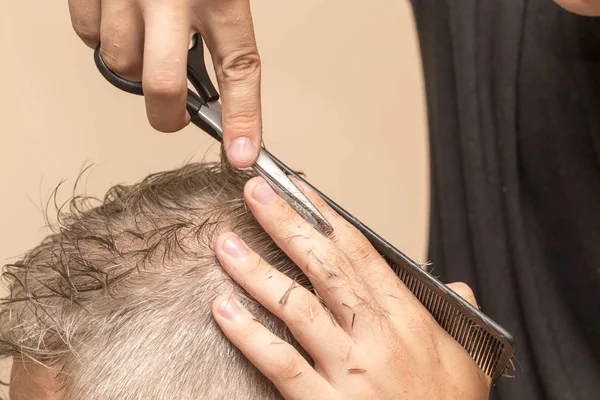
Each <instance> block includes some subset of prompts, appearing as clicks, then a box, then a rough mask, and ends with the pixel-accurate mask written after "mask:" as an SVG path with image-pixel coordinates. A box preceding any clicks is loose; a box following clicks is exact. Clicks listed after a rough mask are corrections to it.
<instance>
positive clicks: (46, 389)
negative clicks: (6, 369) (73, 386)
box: [9, 360, 62, 400]
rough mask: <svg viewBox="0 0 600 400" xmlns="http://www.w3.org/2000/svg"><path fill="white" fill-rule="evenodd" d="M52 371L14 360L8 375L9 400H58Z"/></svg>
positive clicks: (54, 374) (53, 371) (58, 396)
mask: <svg viewBox="0 0 600 400" xmlns="http://www.w3.org/2000/svg"><path fill="white" fill-rule="evenodd" d="M56 374H57V373H56V371H55V370H54V369H50V368H46V367H45V366H43V365H39V364H36V363H34V362H33V361H22V360H14V361H13V365H12V370H11V374H10V386H9V396H10V399H11V400H59V399H61V398H62V393H61V391H60V390H56V389H54V388H56V387H57V384H56V381H55V377H56Z"/></svg>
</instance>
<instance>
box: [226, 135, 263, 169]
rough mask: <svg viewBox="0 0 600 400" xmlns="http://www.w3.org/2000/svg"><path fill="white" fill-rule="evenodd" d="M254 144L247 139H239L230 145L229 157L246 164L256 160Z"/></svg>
mask: <svg viewBox="0 0 600 400" xmlns="http://www.w3.org/2000/svg"><path fill="white" fill-rule="evenodd" d="M255 152H256V149H255V148H254V143H252V141H251V140H250V139H248V138H247V137H240V138H237V139H235V140H234V141H233V143H231V144H230V145H229V151H228V153H229V156H230V157H231V158H232V159H233V160H235V161H237V162H240V163H246V162H248V161H250V160H252V158H254V153H255Z"/></svg>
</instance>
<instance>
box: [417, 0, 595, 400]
mask: <svg viewBox="0 0 600 400" xmlns="http://www.w3.org/2000/svg"><path fill="white" fill-rule="evenodd" d="M413 7H414V14H415V18H416V24H417V29H418V32H419V39H420V45H421V52H422V58H423V67H424V74H425V83H426V93H427V105H428V113H429V130H430V141H431V144H430V152H431V153H430V154H431V184H432V192H431V239H430V257H431V261H432V262H433V266H434V272H435V273H437V274H440V275H441V278H442V280H444V281H447V282H452V281H464V282H467V283H468V284H470V285H471V287H472V288H473V289H474V291H475V294H476V296H477V298H478V301H479V303H480V305H481V306H482V309H483V311H484V312H485V313H486V314H488V315H489V316H490V317H492V318H493V319H494V320H496V321H497V322H498V323H500V324H501V325H502V326H504V327H505V328H506V329H507V330H508V331H509V332H511V333H512V334H513V335H515V338H516V340H517V342H518V345H519V348H518V352H517V362H516V363H515V367H516V370H515V371H514V372H512V375H515V378H513V379H510V378H508V379H507V378H503V379H500V381H499V383H498V384H497V386H496V388H494V390H493V396H492V397H493V398H496V399H502V400H507V399H526V400H538V399H560V400H564V399H600V23H599V22H598V20H597V19H593V18H588V17H582V16H577V15H574V14H571V13H569V12H567V11H565V10H564V9H562V8H560V7H559V6H558V5H556V4H555V3H554V2H553V1H552V0H480V1H477V0H413Z"/></svg>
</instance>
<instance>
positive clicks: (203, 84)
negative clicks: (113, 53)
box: [94, 34, 223, 141]
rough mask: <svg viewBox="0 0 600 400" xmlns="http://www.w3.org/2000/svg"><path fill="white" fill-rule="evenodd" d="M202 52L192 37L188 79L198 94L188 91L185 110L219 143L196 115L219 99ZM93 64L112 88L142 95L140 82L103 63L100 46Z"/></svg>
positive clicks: (197, 36) (195, 38) (214, 133)
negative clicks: (126, 77) (124, 76)
mask: <svg viewBox="0 0 600 400" xmlns="http://www.w3.org/2000/svg"><path fill="white" fill-rule="evenodd" d="M203 53H204V51H203V46H202V38H201V37H200V35H198V34H196V35H194V45H193V46H192V47H191V48H190V50H189V52H188V68H187V71H188V79H189V80H190V82H191V83H192V86H194V88H195V89H196V90H197V91H198V94H196V93H194V92H193V91H191V90H189V89H188V95H187V101H186V108H187V110H188V112H189V113H190V116H191V117H192V123H193V124H194V125H196V126H198V127H199V128H200V129H202V130H203V131H205V132H207V133H208V134H209V135H211V136H212V137H213V138H215V139H217V140H219V141H221V140H223V139H222V137H221V135H220V134H219V133H218V132H216V131H215V130H214V129H213V128H212V127H211V126H210V125H208V124H207V123H206V122H204V120H202V118H200V117H199V115H198V113H199V111H200V108H201V107H202V106H203V105H205V104H206V103H208V102H209V101H215V100H218V99H219V93H218V92H217V90H216V89H215V87H214V86H213V84H212V82H211V80H210V78H209V76H208V72H207V71H206V66H205V64H204V54H203ZM94 62H95V63H96V67H97V68H98V71H100V73H101V74H102V76H103V77H104V78H105V79H106V80H107V81H109V82H110V83H111V84H112V85H113V86H115V87H116V88H118V89H121V90H123V91H125V92H127V93H131V94H136V95H138V96H143V95H144V89H143V87H142V83H141V82H136V81H130V80H128V79H125V78H122V77H120V76H119V75H117V74H115V73H114V72H113V71H112V70H111V69H110V68H109V67H108V66H107V65H106V63H105V62H104V59H102V55H101V54H100V44H98V46H96V49H95V50H94Z"/></svg>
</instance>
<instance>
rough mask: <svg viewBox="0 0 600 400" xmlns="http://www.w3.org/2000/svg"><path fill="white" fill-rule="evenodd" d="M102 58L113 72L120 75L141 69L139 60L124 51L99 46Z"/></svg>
mask: <svg viewBox="0 0 600 400" xmlns="http://www.w3.org/2000/svg"><path fill="white" fill-rule="evenodd" d="M100 54H101V55H102V59H103V60H104V62H105V63H106V65H107V66H108V68H110V69H111V70H112V71H113V72H115V73H116V74H118V75H122V76H131V75H133V74H135V73H137V72H139V71H141V62H140V60H136V59H135V58H133V57H130V56H128V55H127V54H125V53H122V52H119V51H116V50H108V49H105V48H104V47H102V45H101V46H100Z"/></svg>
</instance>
